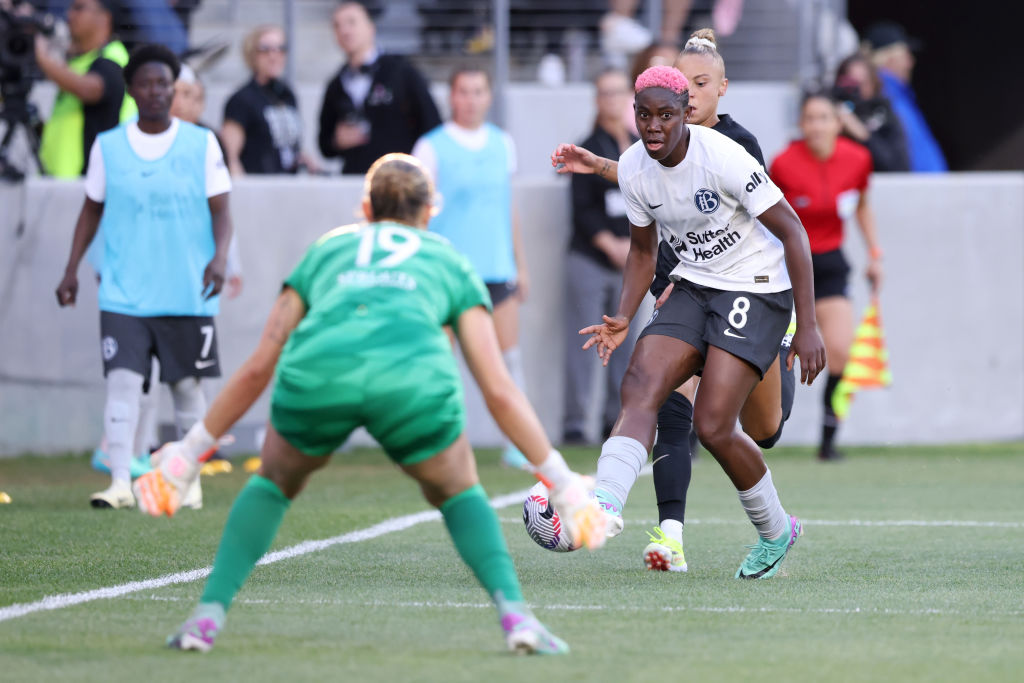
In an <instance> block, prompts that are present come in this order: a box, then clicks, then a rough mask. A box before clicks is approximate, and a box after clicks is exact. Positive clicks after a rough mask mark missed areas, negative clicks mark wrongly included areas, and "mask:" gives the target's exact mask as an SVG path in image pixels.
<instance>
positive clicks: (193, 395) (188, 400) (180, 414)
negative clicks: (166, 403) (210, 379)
mask: <svg viewBox="0 0 1024 683" xmlns="http://www.w3.org/2000/svg"><path fill="white" fill-rule="evenodd" d="M171 396H172V397H173V398H174V422H175V424H177V426H178V436H179V437H181V436H183V435H184V434H185V433H186V432H188V430H190V429H191V428H192V425H194V424H195V423H196V422H199V420H201V419H202V418H203V416H204V415H206V395H205V394H204V393H203V389H202V387H201V386H200V384H199V379H198V378H197V377H186V378H185V379H183V380H180V381H179V382H177V383H176V384H174V385H172V386H171Z"/></svg>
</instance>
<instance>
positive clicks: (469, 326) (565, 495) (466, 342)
mask: <svg viewBox="0 0 1024 683" xmlns="http://www.w3.org/2000/svg"><path fill="white" fill-rule="evenodd" d="M458 337H459V344H460V345H461V346H462V353H463V355H464V356H465V357H466V363H467V365H469V370H470V372H472V373H473V378H474V379H475V380H476V383H477V384H478V385H479V386H480V391H481V392H482V393H483V395H484V400H485V401H486V402H487V409H488V410H489V411H490V412H491V415H493V416H494V420H495V421H496V422H497V423H498V426H499V427H500V428H501V431H502V432H504V433H505V435H506V436H508V438H509V439H511V440H512V443H514V444H515V445H516V447H517V448H518V449H519V450H521V451H522V452H523V455H525V456H526V459H527V460H529V461H530V464H532V465H533V466H534V472H535V474H536V475H537V478H538V479H540V480H541V481H543V482H544V484H545V485H546V486H548V487H549V488H550V489H551V502H552V503H554V505H555V508H556V509H557V510H558V514H559V516H560V517H561V518H562V520H563V523H564V524H565V525H566V528H567V530H568V531H569V535H570V536H571V537H572V538H573V539H574V541H575V542H577V543H581V544H583V545H586V546H587V547H588V548H590V549H591V550H595V549H597V548H600V547H601V546H602V545H604V542H605V539H606V538H607V533H606V532H607V526H608V519H607V515H605V513H604V512H602V511H601V508H600V507H599V506H598V504H597V501H596V500H595V499H594V498H593V497H591V496H590V494H589V491H588V487H587V485H586V484H585V483H584V481H583V478H582V477H580V475H578V474H576V473H575V472H573V471H572V470H570V469H569V466H568V465H566V463H565V460H564V459H563V458H562V454H561V453H559V452H558V451H556V450H554V449H553V448H552V447H551V442H550V441H548V437H547V435H546V434H545V433H544V428H543V427H542V426H541V424H540V419H539V418H538V417H537V413H536V412H534V410H533V406H531V405H530V402H529V401H528V400H527V399H526V396H525V395H524V394H523V392H522V391H520V390H519V387H517V386H516V384H515V382H513V381H512V376H511V375H509V373H508V368H506V367H505V361H504V360H502V357H501V349H500V347H499V346H498V335H497V333H496V332H495V331H494V322H493V321H492V320H491V315H490V313H488V312H487V311H486V310H485V309H484V308H483V307H482V306H474V307H473V308H470V309H468V310H466V311H463V313H462V315H460V316H459V323H458Z"/></svg>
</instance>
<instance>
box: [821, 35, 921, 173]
mask: <svg viewBox="0 0 1024 683" xmlns="http://www.w3.org/2000/svg"><path fill="white" fill-rule="evenodd" d="M833 97H835V99H836V101H837V102H839V107H838V110H839V121H840V123H842V126H843V130H842V132H843V135H845V136H846V137H848V138H850V139H851V140H853V141H854V142H859V143H860V144H862V145H864V146H865V147H867V148H868V151H869V152H871V161H872V164H873V165H874V170H875V171H880V172H884V171H890V172H893V171H902V172H906V171H909V170H910V157H909V156H908V154H907V140H906V137H905V136H904V134H903V126H902V125H900V122H899V119H898V118H896V114H895V113H894V112H893V109H892V105H891V104H890V103H889V100H888V98H887V97H886V96H885V95H884V94H883V93H882V85H881V81H880V80H879V78H878V72H877V71H875V67H874V65H873V64H872V63H871V61H870V60H869V59H868V58H867V57H866V56H864V55H863V54H860V53H855V54H852V55H850V56H849V57H847V58H846V59H844V60H843V61H842V62H840V64H839V68H838V70H837V71H836V83H835V88H834V90H833Z"/></svg>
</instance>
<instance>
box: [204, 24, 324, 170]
mask: <svg viewBox="0 0 1024 683" xmlns="http://www.w3.org/2000/svg"><path fill="white" fill-rule="evenodd" d="M287 53H288V45H287V43H286V42H285V36H284V30H283V29H281V28H280V27H279V26H272V25H269V24H268V25H265V26H259V27H257V28H255V29H253V30H252V31H251V32H250V33H249V35H247V36H246V37H245V40H244V41H243V43H242V54H243V55H244V56H245V63H246V64H248V65H249V69H250V70H251V71H252V78H251V79H250V80H249V82H248V83H246V84H245V85H244V86H242V87H241V88H240V89H239V90H238V91H236V92H235V94H233V95H232V96H231V97H230V98H229V99H228V102H227V104H226V105H225V106H224V126H223V127H222V128H221V131H220V135H221V139H222V140H223V141H224V148H225V150H227V156H226V158H227V161H228V168H229V169H231V173H232V175H243V174H245V173H296V172H298V170H299V167H300V166H306V167H307V168H311V169H315V164H313V162H312V161H310V160H309V159H308V158H307V157H306V156H305V155H304V154H303V153H302V118H301V117H300V116H299V109H298V105H297V103H296V99H295V93H293V92H292V89H291V88H290V87H288V84H287V83H285V82H284V81H282V80H281V76H282V75H283V74H284V68H285V59H286V55H287Z"/></svg>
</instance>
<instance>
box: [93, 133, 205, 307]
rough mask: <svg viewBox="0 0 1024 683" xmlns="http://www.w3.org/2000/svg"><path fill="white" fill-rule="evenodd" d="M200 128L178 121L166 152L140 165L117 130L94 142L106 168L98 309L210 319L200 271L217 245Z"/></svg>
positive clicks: (101, 225) (126, 138)
mask: <svg viewBox="0 0 1024 683" xmlns="http://www.w3.org/2000/svg"><path fill="white" fill-rule="evenodd" d="M208 135H209V133H208V132H207V130H206V129H205V128H200V127H199V126H195V125H192V124H190V123H186V122H185V121H181V122H179V124H178V133H177V135H176V136H175V139H174V143H173V144H172V145H171V148H170V149H169V150H168V151H167V154H165V155H164V156H162V157H160V158H159V159H154V160H153V161H146V160H145V159H142V158H141V157H139V156H138V155H137V154H136V153H135V151H134V150H133V149H132V147H131V144H130V143H129V142H128V134H127V128H126V127H125V126H123V125H122V126H119V127H117V128H114V129H113V130H110V131H107V132H105V133H102V134H101V135H100V136H99V137H98V138H97V140H98V141H99V143H100V149H101V151H102V153H103V165H104V168H105V169H106V199H105V200H104V203H103V219H102V220H101V222H100V231H99V234H100V236H101V239H102V248H103V256H102V266H101V269H100V290H99V304H100V310H101V311H110V312H112V313H121V314H124V315H134V316H142V317H145V316H169V315H189V316H214V315H217V312H218V310H219V301H218V297H213V298H212V299H209V300H205V299H204V298H203V291H202V290H203V271H204V270H205V269H206V266H207V264H209V263H210V260H211V259H213V255H214V252H215V249H216V247H215V244H214V240H213V226H212V220H211V218H210V206H209V202H208V199H207V196H206V167H205V161H206V145H207V136H208Z"/></svg>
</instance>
